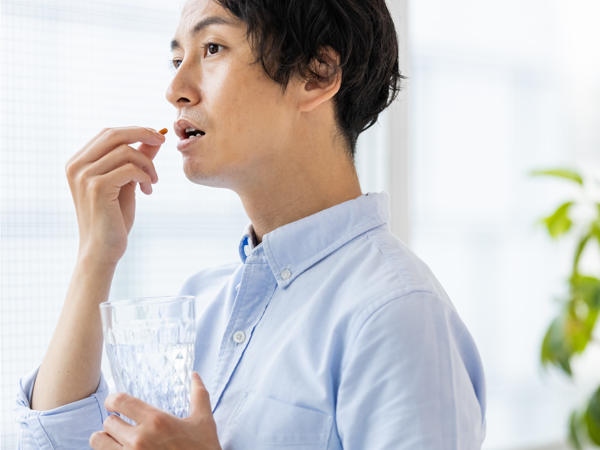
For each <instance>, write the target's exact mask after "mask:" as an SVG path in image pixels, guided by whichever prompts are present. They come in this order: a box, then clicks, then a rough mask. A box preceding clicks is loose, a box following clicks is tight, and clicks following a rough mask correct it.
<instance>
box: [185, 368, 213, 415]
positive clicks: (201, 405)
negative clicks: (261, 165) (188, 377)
mask: <svg viewBox="0 0 600 450" xmlns="http://www.w3.org/2000/svg"><path fill="white" fill-rule="evenodd" d="M210 413H211V407H210V395H209V394H208V391H207V390H206V387H204V383H203V382H202V379H201V378H200V375H198V372H193V373H192V389H191V394H190V417H196V416H205V415H207V414H210Z"/></svg>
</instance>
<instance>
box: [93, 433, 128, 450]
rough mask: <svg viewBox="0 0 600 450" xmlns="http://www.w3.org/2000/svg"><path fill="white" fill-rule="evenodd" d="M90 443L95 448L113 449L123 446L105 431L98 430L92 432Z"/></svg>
mask: <svg viewBox="0 0 600 450" xmlns="http://www.w3.org/2000/svg"><path fill="white" fill-rule="evenodd" d="M89 444H90V447H92V448H93V449H102V450H105V449H106V450H112V449H120V448H123V446H122V445H121V444H119V443H118V442H117V441H115V440H114V439H113V438H112V437H111V436H110V435H109V434H108V433H106V432H105V431H96V432H95V433H92V435H91V436H90V440H89Z"/></svg>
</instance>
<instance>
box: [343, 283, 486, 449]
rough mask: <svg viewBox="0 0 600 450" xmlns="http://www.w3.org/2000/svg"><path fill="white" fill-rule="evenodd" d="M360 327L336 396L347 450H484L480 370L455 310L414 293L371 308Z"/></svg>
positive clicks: (422, 294)
mask: <svg viewBox="0 0 600 450" xmlns="http://www.w3.org/2000/svg"><path fill="white" fill-rule="evenodd" d="M360 322H361V325H360V327H359V328H358V330H357V332H356V334H355V338H354V341H353V342H352V343H351V344H350V348H349V353H348V357H347V358H346V360H345V361H344V363H343V368H342V373H341V377H340V384H339V389H338V402H337V411H336V420H337V425H338V433H339V436H340V438H341V440H342V444H343V448H344V449H345V450H358V449H366V448H368V449H371V450H380V449H416V448H418V449H421V450H472V449H481V445H482V442H483V440H484V437H485V427H486V423H485V381H484V374H483V367H482V364H481V360H480V357H479V353H478V351H477V348H476V346H475V343H474V341H473V339H472V337H471V335H470V334H469V332H468V330H467V329H466V327H465V325H464V324H463V322H462V321H461V320H460V318H459V316H458V314H457V313H456V311H455V309H454V308H453V306H451V304H450V303H449V302H445V301H443V300H442V299H440V298H439V297H437V296H436V295H434V294H432V293H430V292H413V293H411V294H408V295H406V296H403V297H399V298H398V297H396V298H393V299H390V300H387V301H381V302H380V303H379V304H377V305H373V306H372V307H369V309H368V310H367V311H365V312H364V314H362V317H361V320H360Z"/></svg>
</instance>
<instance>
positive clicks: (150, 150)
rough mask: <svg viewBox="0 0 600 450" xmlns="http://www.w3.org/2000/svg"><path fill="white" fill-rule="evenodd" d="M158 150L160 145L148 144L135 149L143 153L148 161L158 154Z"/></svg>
mask: <svg viewBox="0 0 600 450" xmlns="http://www.w3.org/2000/svg"><path fill="white" fill-rule="evenodd" d="M161 145H162V144H161ZM159 149H160V145H150V144H146V143H142V144H140V146H139V147H138V148H137V150H138V152H141V153H143V154H144V155H146V156H147V157H148V158H150V159H154V157H155V156H156V154H157V153H158V150H159Z"/></svg>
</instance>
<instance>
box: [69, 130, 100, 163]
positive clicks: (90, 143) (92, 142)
mask: <svg viewBox="0 0 600 450" xmlns="http://www.w3.org/2000/svg"><path fill="white" fill-rule="evenodd" d="M107 130H108V128H104V129H102V130H100V132H99V133H98V134H97V135H96V136H94V137H93V138H92V139H90V140H89V141H88V142H87V143H86V144H85V145H84V146H83V147H82V148H81V150H79V151H78V152H77V153H75V154H74V155H73V156H71V158H70V159H69V161H68V162H67V165H69V164H71V163H72V162H73V161H75V160H76V159H77V158H79V156H81V154H83V153H85V152H86V150H87V149H88V148H90V147H91V146H92V145H94V142H96V141H97V140H98V138H100V136H102V134H103V133H104V132H106V131H107Z"/></svg>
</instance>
